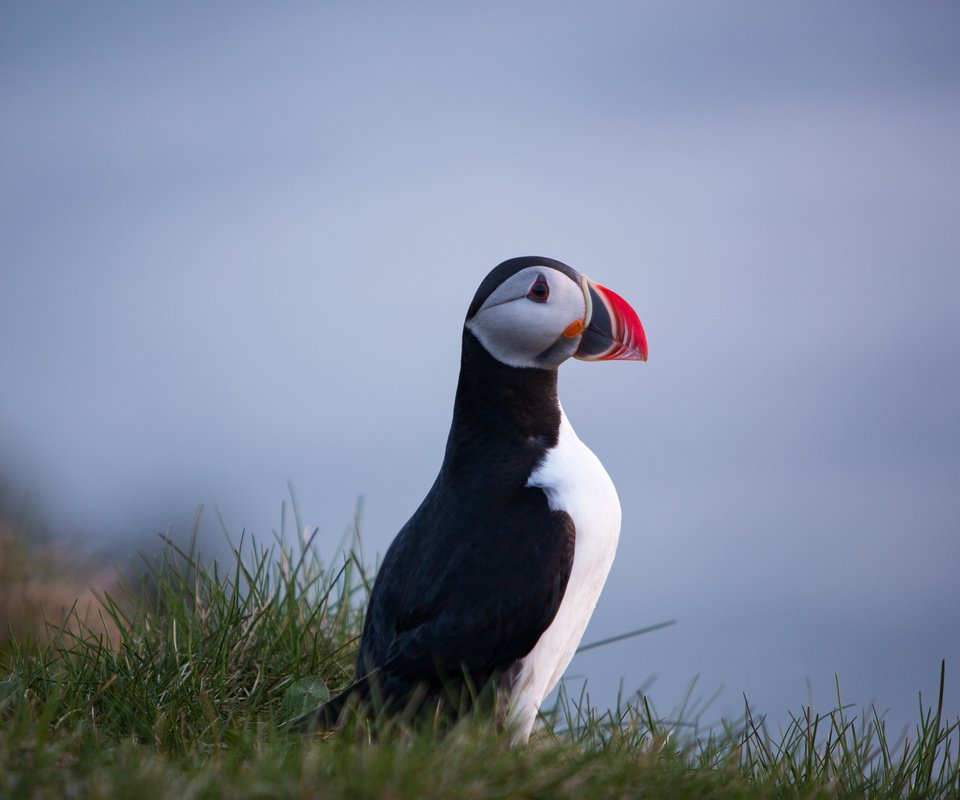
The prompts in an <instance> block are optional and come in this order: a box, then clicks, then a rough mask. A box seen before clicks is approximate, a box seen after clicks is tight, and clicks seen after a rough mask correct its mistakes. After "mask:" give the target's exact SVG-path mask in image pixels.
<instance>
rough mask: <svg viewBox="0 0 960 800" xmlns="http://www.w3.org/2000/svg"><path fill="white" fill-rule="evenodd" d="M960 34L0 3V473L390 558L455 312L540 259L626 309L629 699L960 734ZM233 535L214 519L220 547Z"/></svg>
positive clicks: (808, 23)
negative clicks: (840, 691) (201, 509)
mask: <svg viewBox="0 0 960 800" xmlns="http://www.w3.org/2000/svg"><path fill="white" fill-rule="evenodd" d="M958 143H960V6H957V5H956V4H955V3H947V2H943V3H935V2H931V3H925V4H907V3H885V2H863V3H804V4H785V3H776V4H774V3H763V2H756V3H752V2H737V3H723V4H720V3H684V4H680V3H675V2H661V3H635V2H623V3H590V4H588V3H555V2H550V3H503V4H497V3H485V4H479V5H474V6H472V7H469V8H468V7H465V6H464V5H463V4H450V3H413V4H376V3H361V2H357V3H325V4H317V3H304V4H296V3H288V4H285V5H284V6H283V7H282V8H281V7H279V6H278V5H277V4H268V5H267V4H257V3H252V4H242V3H236V2H231V3H224V4H216V3H206V4H203V5H201V6H198V5H196V4H193V3H181V4H177V3H164V4H97V3H84V4H60V5H57V4H42V5H41V4H32V3H4V4H3V5H2V6H0V270H2V281H0V384H2V390H0V472H2V473H3V474H5V475H6V476H7V479H8V480H12V481H13V482H14V484H15V485H16V486H17V487H31V488H33V489H34V490H35V491H37V492H38V497H39V498H40V501H39V502H40V504H41V510H42V512H43V513H44V514H45V515H46V517H47V519H48V520H49V521H50V522H51V524H52V525H53V527H54V528H55V529H56V530H57V531H58V532H60V533H62V534H63V535H66V536H72V537H88V538H89V539H90V541H92V542H95V543H97V544H100V545H104V544H108V545H109V546H111V547H116V548H119V549H122V548H123V547H130V548H135V547H144V546H145V543H147V544H149V543H151V542H152V541H154V540H153V539H151V538H150V537H151V536H153V535H154V534H156V533H157V532H158V531H160V530H163V529H165V528H167V526H168V525H170V526H173V529H174V532H175V533H176V532H181V533H182V534H183V535H186V534H187V532H188V530H189V524H190V519H191V517H192V515H193V513H194V510H195V508H196V506H197V504H198V503H203V504H205V505H206V506H207V507H208V508H211V507H214V506H215V507H217V508H219V510H220V512H221V514H222V515H223V517H224V519H225V521H226V523H227V525H228V527H229V528H230V530H231V531H232V532H233V533H234V534H235V535H237V536H239V534H240V532H241V531H242V530H243V529H247V530H248V531H253V532H256V533H258V534H260V535H263V536H268V535H269V533H270V531H271V529H273V528H276V527H277V526H278V525H279V517H280V513H279V509H280V504H281V502H282V501H283V500H284V497H285V496H286V482H287V480H290V481H292V482H293V483H294V485H295V486H296V488H297V493H298V496H299V500H300V504H301V506H302V510H303V513H304V515H305V517H306V523H307V524H308V525H309V526H319V527H320V530H321V541H322V542H324V546H328V547H329V548H330V549H331V550H332V548H333V547H334V545H335V543H336V542H337V541H338V540H339V538H340V534H341V532H342V531H343V529H344V528H345V527H346V526H347V525H348V524H349V523H350V520H351V518H352V514H353V508H354V505H355V503H356V500H357V498H358V496H361V495H362V496H363V498H364V512H363V528H364V535H365V547H366V549H367V551H368V552H380V553H382V552H383V550H385V548H386V546H387V545H388V543H389V542H390V540H391V538H392V537H393V535H394V533H395V532H396V531H397V530H398V529H399V528H400V527H401V525H402V524H403V523H404V521H405V520H406V518H407V517H408V516H409V515H410V514H411V513H412V512H413V510H414V509H415V508H416V507H417V505H418V504H419V501H420V499H421V498H422V496H423V494H424V493H425V492H426V490H427V489H428V488H429V486H430V484H431V482H432V480H433V477H434V475H435V473H436V470H437V468H438V466H439V463H440V460H441V457H442V453H443V446H444V442H445V438H446V433H447V428H448V425H449V420H450V412H451V406H452V400H453V393H454V389H455V386H456V379H457V370H458V364H459V345H460V330H461V325H462V321H463V315H464V313H465V311H466V308H467V306H468V304H469V302H470V299H471V297H472V295H473V292H474V290H475V289H476V287H477V285H478V284H479V282H480V280H481V279H482V278H483V276H484V275H485V274H486V272H487V271H488V270H489V269H490V268H491V267H493V266H494V265H496V264H497V263H498V262H500V261H501V260H503V259H505V258H508V257H511V256H516V255H527V254H540V255H547V256H551V257H554V258H558V259H560V260H563V261H566V262H567V263H569V264H571V265H572V266H574V267H576V268H577V269H579V270H581V271H582V272H584V273H585V274H587V275H589V276H591V277H592V278H594V279H596V280H598V281H600V282H602V283H604V284H605V285H608V286H610V287H611V288H613V289H615V290H616V291H618V292H619V293H620V294H622V295H623V296H624V297H626V298H627V299H628V300H629V301H630V302H631V303H632V304H633V306H634V307H635V308H636V309H637V311H638V313H639V314H640V317H641V319H642V320H643V322H644V324H645V326H646V330H647V334H648V337H649V342H650V361H649V362H648V363H647V364H636V363H618V364H583V363H573V364H569V365H566V366H564V368H563V369H562V371H561V397H562V400H563V402H564V407H565V409H566V411H567V414H568V416H569V417H570V419H571V421H572V422H573V424H574V426H575V427H576V429H577V431H578V433H579V434H580V436H581V438H582V439H584V441H586V442H587V443H588V444H589V445H590V446H591V447H592V448H593V449H594V450H595V452H596V453H597V454H598V455H599V456H600V458H601V460H602V461H603V462H604V464H605V465H606V467H607V469H608V471H609V472H610V474H611V476H612V477H613V479H614V482H615V483H616V484H617V487H618V490H619V493H620V496H621V500H622V505H623V512H624V524H623V532H622V538H621V547H620V552H619V555H618V559H617V561H616V563H615V565H614V568H613V571H612V573H611V576H610V580H609V582H608V584H607V589H606V591H605V594H604V595H603V597H602V599H601V602H600V606H599V607H598V611H597V613H596V616H595V617H594V621H593V623H592V624H591V627H590V629H589V631H588V633H587V638H588V639H597V638H600V637H604V636H609V635H613V634H616V633H618V632H621V631H623V630H628V629H630V628H634V627H639V626H641V625H645V624H650V623H654V622H658V621H661V620H665V619H673V618H676V619H678V620H679V623H678V624H677V625H676V626H674V627H673V628H670V629H669V630H666V631H662V632H658V633H655V634H651V635H649V636H646V637H643V638H640V639H637V640H634V641H632V642H629V643H622V644H619V645H614V646H611V647H608V648H604V649H603V650H601V651H595V652H594V653H591V654H584V656H582V657H578V658H577V659H576V660H575V661H574V663H573V665H572V667H571V674H574V675H586V676H587V677H588V679H589V683H588V686H589V688H590V692H591V695H592V696H593V697H594V698H595V699H596V700H597V701H598V702H600V703H608V702H611V701H612V700H613V699H614V697H615V695H616V691H617V684H618V682H619V680H620V679H621V678H622V679H623V682H624V687H625V689H626V690H627V691H629V690H632V689H634V688H636V687H638V686H640V685H641V684H644V683H645V682H646V681H647V680H648V678H650V677H651V676H654V675H655V676H656V681H655V682H654V684H653V686H652V688H651V689H650V693H651V696H652V698H653V700H654V702H655V703H656V704H657V705H658V707H659V708H660V710H661V711H664V712H667V711H669V710H670V709H671V708H672V706H673V705H675V704H676V703H677V702H678V701H679V699H680V698H681V696H682V694H683V691H684V687H685V686H686V685H687V683H688V682H689V681H690V680H691V679H692V678H694V676H696V675H699V676H700V683H699V687H700V689H701V690H702V692H703V693H704V694H711V693H712V692H713V690H714V689H717V688H719V687H721V686H722V687H724V689H723V692H722V694H721V698H720V700H719V701H718V703H717V705H716V706H715V712H716V713H715V714H714V716H718V715H719V714H720V713H727V714H731V715H736V714H738V713H739V712H740V708H741V703H742V700H741V693H746V695H747V696H748V697H749V698H750V699H751V701H752V702H753V703H754V704H755V705H756V706H757V707H758V708H759V709H760V710H762V711H766V712H768V713H769V714H770V715H771V718H772V719H776V720H782V719H785V717H786V711H787V710H788V709H789V710H792V711H794V712H796V711H798V710H799V706H800V704H801V703H806V702H807V701H808V691H807V685H806V680H807V679H809V681H810V683H811V685H812V687H813V698H814V702H815V705H816V707H817V708H819V709H822V710H826V709H827V708H829V707H830V706H831V704H832V701H833V695H834V688H833V686H834V674H835V673H838V674H839V677H840V681H841V685H842V686H843V687H844V689H845V700H846V701H848V702H851V703H854V704H856V705H862V704H866V703H869V702H871V701H874V700H875V701H876V702H877V703H878V704H879V706H880V707H881V708H889V709H890V715H891V716H890V718H891V721H892V722H893V723H895V724H897V725H899V724H901V723H903V722H905V721H907V720H909V719H913V718H915V716H916V714H915V705H916V694H917V692H918V691H919V690H923V691H924V693H925V696H926V697H928V698H929V699H930V700H932V699H933V698H934V690H935V685H936V680H937V674H938V669H939V663H940V660H941V659H943V658H946V659H947V665H948V686H947V690H948V694H947V700H948V705H949V707H950V710H951V712H952V713H953V714H954V715H956V714H957V713H960V622H958V613H957V609H958V608H960V579H958V567H960V356H958V353H960V320H958V298H960V144H958ZM207 526H208V528H209V529H210V530H211V533H215V532H216V524H215V522H214V519H213V515H210V516H209V517H208V520H207Z"/></svg>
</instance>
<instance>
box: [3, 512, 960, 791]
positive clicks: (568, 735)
mask: <svg viewBox="0 0 960 800" xmlns="http://www.w3.org/2000/svg"><path fill="white" fill-rule="evenodd" d="M298 529H299V530H302V527H300V526H299V525H298ZM5 551H6V552H7V554H8V558H7V563H12V562H11V557H10V556H11V554H12V552H13V547H12V545H11V544H10V543H9V542H7V544H6V545H5ZM28 561H29V559H28V560H27V561H24V562H22V563H28ZM369 581H370V577H369V575H368V574H367V572H366V571H365V569H364V566H363V564H362V563H361V560H360V559H359V558H357V557H356V555H355V554H353V553H343V554H341V555H340V556H339V557H338V558H336V559H335V560H333V561H332V562H324V561H323V560H322V559H321V557H320V554H319V553H318V551H317V548H316V547H315V545H314V542H313V540H312V539H311V540H309V541H307V542H305V543H303V544H302V546H301V547H299V548H298V549H296V550H293V551H291V550H290V549H288V548H286V547H285V546H283V545H281V544H279V543H275V544H273V545H272V546H271V547H269V548H265V547H263V546H261V545H260V544H259V543H257V542H255V541H253V540H246V541H243V542H241V544H240V546H239V547H238V548H237V549H236V550H235V551H234V552H233V555H232V557H231V558H228V559H226V560H225V561H222V562H220V563H216V562H204V561H203V560H201V559H200V558H199V557H198V555H197V553H196V551H195V549H194V548H193V547H190V548H187V549H186V550H180V549H178V548H177V547H176V546H174V545H173V544H171V543H167V544H166V545H165V547H164V548H163V551H162V553H161V555H160V556H159V557H158V558H157V559H156V560H154V561H151V562H149V563H148V565H147V568H146V570H145V575H144V579H143V580H138V581H136V582H129V581H128V582H127V584H126V588H123V587H121V588H120V589H118V590H116V591H114V592H113V593H112V594H110V595H101V596H100V597H99V598H98V599H97V605H96V608H95V614H93V618H91V613H90V609H89V606H87V607H85V608H84V609H83V610H80V609H78V610H77V611H75V612H74V613H73V614H71V615H68V617H69V618H68V619H66V620H64V621H63V623H62V624H61V625H59V626H57V627H56V628H55V629H53V630H49V631H47V633H46V635H44V636H35V635H30V634H29V633H28V632H29V631H30V630H32V629H31V627H30V626H24V625H22V624H19V625H18V626H17V630H18V631H19V632H18V633H16V634H15V635H14V636H13V637H12V638H11V639H9V641H8V642H7V644H6V645H5V646H4V649H3V651H2V652H3V663H2V667H0V798H3V797H22V796H23V797H25V796H31V797H57V798H59V797H66V796H69V797H110V796H118V797H135V798H137V799H138V800H148V799H149V798H161V797H220V796H224V797H274V796H297V797H309V796H321V797H331V798H347V797H350V798H358V797H374V796H376V797H389V798H431V797H444V798H446V797H449V798H485V797H543V798H564V797H571V798H572V797H576V798H581V799H582V798H585V797H631V796H642V797H665V798H667V797H669V798H683V797H707V796H709V797H731V798H734V797H767V796H771V797H941V798H957V797H960V769H958V762H957V748H958V744H960V733H958V721H956V720H945V719H942V718H941V714H940V711H939V710H938V705H937V704H936V703H934V705H933V707H932V709H931V710H930V711H929V712H927V713H926V714H925V715H924V716H923V717H922V718H921V719H918V721H917V727H916V730H915V731H914V733H913V734H912V735H911V737H910V738H909V739H908V740H907V741H902V742H897V743H894V742H892V741H890V740H889V739H888V738H887V736H886V731H885V728H884V725H883V723H882V721H881V720H878V719H876V718H875V717H873V716H870V715H866V716H865V717H864V716H862V715H860V714H859V713H857V714H854V712H853V710H852V709H845V708H838V709H836V710H834V711H833V712H831V713H829V714H826V715H823V716H821V715H814V714H812V713H811V712H810V711H809V710H807V709H801V710H800V712H799V713H798V714H797V716H796V717H795V718H794V724H793V725H792V726H791V727H790V729H789V730H788V731H787V732H786V733H785V734H782V735H777V736H772V735H770V734H768V733H767V732H766V731H765V730H764V727H763V725H762V724H760V723H758V722H757V721H756V720H755V719H753V718H752V716H751V715H750V714H749V713H748V714H747V715H746V717H745V719H743V720H739V721H731V722H729V723H726V724H724V725H722V726H719V727H718V728H716V729H715V730H712V731H709V732H707V733H706V734H705V733H703V732H702V731H700V732H699V733H698V734H696V735H694V734H692V733H690V732H689V731H690V730H692V728H690V727H687V726H685V725H684V724H683V720H680V721H677V720H674V721H672V722H666V721H664V720H662V719H660V718H659V716H658V714H657V713H656V711H655V710H654V708H653V707H652V705H651V704H650V703H649V702H647V701H646V700H645V699H643V698H641V699H640V700H639V701H638V702H636V703H630V704H624V705H623V706H622V707H621V708H619V709H616V710H614V711H610V712H608V711H604V712H603V713H599V712H598V711H596V710H593V709H590V708H589V707H587V706H586V704H585V703H583V702H581V701H578V700H576V699H571V698H567V697H565V696H563V695H561V699H560V701H559V702H558V704H557V707H556V708H554V709H551V710H549V711H548V712H547V713H546V714H545V715H544V719H543V724H542V727H541V728H540V729H539V730H538V732H537V733H535V735H534V738H533V740H532V741H531V743H530V744H529V745H528V746H525V747H519V748H510V747H508V746H507V743H506V739H505V737H504V736H503V735H502V734H501V733H499V732H498V731H496V730H495V729H494V727H493V726H492V725H491V724H489V722H488V721H486V720H483V719H472V720H468V721H465V722H461V723H460V724H458V725H457V726H456V727H454V728H453V729H452V730H448V731H446V732H442V733H441V732H439V731H437V730H434V729H432V728H431V727H430V726H429V725H427V726H423V727H421V728H419V729H417V730H410V729H401V728H399V727H397V726H396V725H394V724H392V723H391V722H389V721H387V722H383V723H382V724H381V725H380V727H379V728H378V729H377V731H378V733H377V735H376V736H374V735H373V733H372V729H371V725H369V724H356V725H354V726H353V727H352V728H350V729H348V730H344V731H340V732H337V733H335V734H323V735H318V736H311V737H303V736H292V735H288V734H285V733H284V732H283V724H284V722H286V721H287V720H289V719H291V718H293V717H294V716H296V715H297V714H299V713H301V712H302V711H305V710H307V709H308V708H310V707H312V706H313V705H314V704H316V703H317V702H319V701H320V700H322V699H323V698H324V697H325V696H326V694H327V687H329V688H330V689H333V690H336V689H337V688H338V687H340V686H343V685H345V684H346V683H348V682H349V680H350V672H351V664H352V660H353V654H354V649H355V646H356V637H357V633H358V631H359V626H360V622H361V619H362V608H363V605H364V603H365V599H366V596H367V592H368V590H369ZM8 585H9V578H8ZM130 587H135V588H130ZM21 622H22V621H21ZM941 694H942V692H941Z"/></svg>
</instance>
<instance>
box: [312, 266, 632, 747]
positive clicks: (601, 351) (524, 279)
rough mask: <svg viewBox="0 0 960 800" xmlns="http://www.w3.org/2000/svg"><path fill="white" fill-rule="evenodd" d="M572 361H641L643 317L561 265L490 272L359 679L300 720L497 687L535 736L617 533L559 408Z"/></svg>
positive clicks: (466, 332) (610, 496)
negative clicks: (440, 441)
mask: <svg viewBox="0 0 960 800" xmlns="http://www.w3.org/2000/svg"><path fill="white" fill-rule="evenodd" d="M571 357H572V358H575V359H580V360H583V361H609V360H637V361H646V359H647V337H646V333H645V331H644V328H643V325H642V324H641V322H640V319H639V317H638V316H637V313H636V312H635V311H634V310H633V308H632V307H631V306H630V305H629V304H628V303H627V301H626V300H624V299H623V298H622V297H620V296H619V295H618V294H616V293H615V292H613V291H612V290H610V289H607V288H606V287H604V286H602V285H600V284H598V283H596V282H595V281H593V280H591V279H590V278H587V277H586V276H585V275H582V274H580V273H579V272H578V271H577V270H575V269H574V268H572V267H570V266H568V265H566V264H564V263H563V262H560V261H557V260H555V259H551V258H546V257H541V256H524V257H519V258H511V259H509V260H507V261H504V262H503V263H501V264H499V265H498V266H496V267H495V268H494V269H493V270H491V271H490V273H489V274H488V275H487V276H486V277H485V278H484V279H483V281H482V282H481V283H480V286H479V288H478V289H477V290H476V293H475V295H474V297H473V301H472V302H471V303H470V306H469V308H468V310H467V315H466V319H465V322H464V326H463V333H462V346H461V364H460V376H459V381H458V384H457V390H456V395H455V400H454V408H453V420H452V423H451V426H450V432H449V435H448V438H447V444H446V448H445V451H444V456H443V461H442V464H441V466H440V471H439V473H438V475H437V477H436V480H435V481H434V483H433V485H432V487H431V488H430V490H429V492H428V493H427V495H426V497H425V498H424V499H423V501H422V502H421V504H420V506H419V507H418V508H417V510H416V511H415V512H414V514H413V516H412V517H411V518H410V519H409V521H408V522H407V523H406V524H405V525H404V526H403V528H402V529H401V530H400V532H399V533H398V534H397V536H396V538H395V539H394V540H393V542H392V544H391V545H390V547H389V548H388V550H387V552H386V555H385V556H384V558H383V563H382V565H381V567H380V570H379V572H378V574H377V576H376V579H375V582H374V585H373V589H372V591H371V595H370V600H369V605H368V608H367V612H366V617H365V620H364V624H363V630H362V635H361V640H360V647H359V653H358V656H357V664H356V681H355V683H354V684H352V685H351V686H350V687H348V688H347V690H345V691H344V692H342V693H341V694H339V695H338V696H336V697H334V698H333V699H332V700H330V701H328V702H327V703H326V704H324V705H322V706H320V707H319V708H318V709H315V710H314V711H311V712H309V713H308V714H306V715H304V716H302V717H301V718H299V719H298V720H297V721H296V723H295V729H297V730H301V731H316V730H318V729H325V728H329V727H333V726H334V725H336V724H337V722H338V721H342V716H343V715H344V714H345V711H344V709H345V708H347V707H348V706H350V705H351V703H350V701H351V700H353V701H357V702H354V703H353V704H352V705H353V707H356V706H357V705H358V704H359V703H362V702H364V701H367V702H369V701H372V700H373V699H376V700H377V701H378V702H379V703H381V704H384V705H386V706H387V707H395V708H405V709H406V710H407V711H410V709H411V708H412V709H414V711H415V712H416V711H419V710H422V709H423V708H433V705H432V703H434V702H435V701H438V700H440V701H441V702H442V698H443V697H444V696H446V697H447V698H450V697H451V686H452V687H453V688H454V690H457V689H460V690H463V689H464V687H467V688H468V689H470V690H471V691H473V690H480V689H481V688H483V687H487V686H491V685H492V686H493V689H494V691H495V693H496V697H497V700H496V701H495V707H496V709H497V711H496V713H497V717H498V720H499V721H500V722H501V723H502V724H503V725H504V726H505V727H507V728H509V730H510V731H511V737H512V740H513V741H514V742H515V743H516V742H525V741H527V740H528V739H529V737H530V735H531V733H532V731H533V728H534V726H535V723H536V719H537V715H538V713H539V709H540V706H541V704H542V703H543V701H544V699H545V698H546V697H547V696H548V695H549V693H550V692H551V691H552V690H553V688H554V687H555V686H556V685H557V683H558V682H559V680H560V678H561V677H562V676H563V673H564V671H565V670H566V668H567V665H568V664H569V663H570V660H571V659H572V658H573V655H574V653H575V652H576V650H577V647H578V646H579V643H580V640H581V638H582V636H583V634H584V631H585V629H586V627H587V623H588V622H589V620H590V617H591V615H592V614H593V611H594V608H595V606H596V604H597V601H598V598H599V597H600V592H601V589H602V588H603V585H604V583H605V581H606V579H607V575H608V573H609V571H610V568H611V565H612V563H613V560H614V555H615V553H616V549H617V542H618V539H619V536H620V523H621V510H620V502H619V499H618V496H617V491H616V489H615V487H614V485H613V482H612V480H611V479H610V477H609V475H608V474H607V472H606V470H605V469H604V467H603V465H602V464H601V463H600V461H599V459H598V458H597V457H596V456H595V455H594V454H593V452H592V451H591V450H590V449H589V448H588V447H587V446H586V445H585V444H583V442H581V441H580V439H579V438H578V437H577V434H576V433H575V432H574V429H573V427H572V426H571V424H570V422H569V421H568V419H567V417H566V415H565V414H564V411H563V408H562V407H561V405H560V401H559V397H558V393H557V375H558V368H559V367H560V366H561V365H562V364H563V363H564V362H565V361H567V360H568V359H569V358H571ZM463 694H464V693H463V691H461V697H462V696H463ZM461 710H462V709H461Z"/></svg>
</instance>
